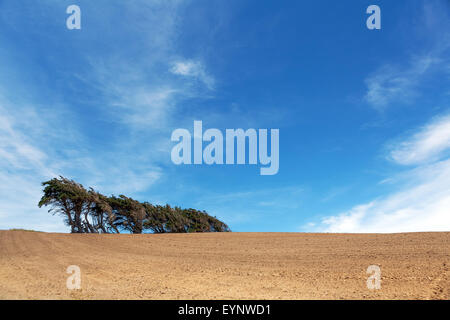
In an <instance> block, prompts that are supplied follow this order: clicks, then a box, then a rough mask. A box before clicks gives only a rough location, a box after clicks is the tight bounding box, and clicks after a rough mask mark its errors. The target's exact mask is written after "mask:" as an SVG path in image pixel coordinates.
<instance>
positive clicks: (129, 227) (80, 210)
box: [38, 177, 231, 233]
mask: <svg viewBox="0 0 450 320" xmlns="http://www.w3.org/2000/svg"><path fill="white" fill-rule="evenodd" d="M42 185H43V186H44V190H43V192H44V195H43V196H42V198H41V200H40V201H39V204H38V205H39V207H42V206H50V209H49V212H51V213H53V214H59V215H61V216H63V217H64V222H65V223H66V224H67V225H68V226H69V227H70V228H71V232H72V233H120V232H121V231H126V232H131V233H142V232H144V231H146V230H148V231H150V232H153V233H166V232H172V233H174V232H176V233H185V232H229V231H231V230H230V229H229V228H228V226H227V225H226V224H225V223H223V222H222V221H220V220H218V219H217V218H215V217H211V216H210V215H208V213H206V212H205V211H198V210H195V209H181V208H179V207H174V208H172V207H171V206H169V205H165V206H160V205H153V204H151V203H148V202H144V203H140V202H139V201H137V200H134V199H132V198H128V197H126V196H124V195H119V196H118V197H116V196H114V195H112V196H110V197H106V196H104V195H102V194H100V193H98V192H96V191H95V190H93V189H92V188H90V189H89V190H86V189H85V188H84V187H83V186H82V185H81V184H79V183H77V182H75V181H73V180H69V179H67V178H64V177H59V178H54V179H52V180H49V181H46V182H43V183H42Z"/></svg>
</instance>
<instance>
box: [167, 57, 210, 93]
mask: <svg viewBox="0 0 450 320" xmlns="http://www.w3.org/2000/svg"><path fill="white" fill-rule="evenodd" d="M170 72H172V73H173V74H176V75H180V76H184V77H188V78H194V79H198V80H199V81H201V82H203V84H204V85H206V87H207V88H209V89H214V82H215V81H214V78H213V77H212V76H211V75H209V74H208V73H207V72H206V69H205V66H204V65H203V64H202V63H201V62H200V61H193V60H185V61H176V62H174V63H172V67H171V68H170Z"/></svg>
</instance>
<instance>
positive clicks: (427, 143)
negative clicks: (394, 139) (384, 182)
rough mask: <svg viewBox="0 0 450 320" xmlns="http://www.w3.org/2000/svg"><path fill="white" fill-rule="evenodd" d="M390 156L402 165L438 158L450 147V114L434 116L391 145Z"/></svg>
mask: <svg viewBox="0 0 450 320" xmlns="http://www.w3.org/2000/svg"><path fill="white" fill-rule="evenodd" d="M391 148H392V150H391V152H390V158H391V159H392V160H394V161H395V162H397V163H399V164H403V165H414V164H420V163H423V162H427V161H432V160H436V159H438V158H439V157H440V156H442V155H443V154H445V153H446V152H447V151H448V150H449V149H450V115H446V116H441V117H438V118H436V119H435V120H434V121H432V122H431V123H429V124H427V125H426V126H424V127H423V128H421V129H419V131H418V132H417V133H415V134H414V135H412V136H411V137H409V138H407V139H406V140H405V141H403V142H401V143H398V144H394V145H392V146H391Z"/></svg>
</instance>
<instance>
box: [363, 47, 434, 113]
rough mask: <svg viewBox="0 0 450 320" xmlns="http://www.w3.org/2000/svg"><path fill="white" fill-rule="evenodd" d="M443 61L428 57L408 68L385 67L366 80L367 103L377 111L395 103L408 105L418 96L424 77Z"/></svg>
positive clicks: (415, 59) (411, 63) (414, 61)
mask: <svg viewBox="0 0 450 320" xmlns="http://www.w3.org/2000/svg"><path fill="white" fill-rule="evenodd" d="M441 62H442V60H441V59H440V58H438V57H436V56H432V55H427V56H422V57H419V58H414V59H412V60H411V62H410V65H409V66H407V67H406V68H403V69H402V68H400V67H398V66H392V65H384V66H382V67H381V68H379V69H378V70H377V71H376V72H374V73H373V74H372V75H370V76H369V77H368V78H367V79H366V80H365V82H366V85H367V93H366V95H365V99H366V101H367V102H368V103H369V104H371V105H372V106H373V107H374V108H375V109H377V110H383V109H384V108H386V107H387V106H388V105H389V104H391V103H393V102H402V103H405V102H406V103H408V102H410V101H412V99H414V98H415V97H417V95H419V92H418V85H419V84H420V82H421V80H422V77H423V76H424V75H425V74H426V73H427V72H430V71H431V70H432V69H433V68H434V67H436V66H438V65H439V64H440V63H441Z"/></svg>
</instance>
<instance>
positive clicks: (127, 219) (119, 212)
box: [108, 195, 145, 233]
mask: <svg viewBox="0 0 450 320" xmlns="http://www.w3.org/2000/svg"><path fill="white" fill-rule="evenodd" d="M108 204H109V206H110V207H111V209H112V213H113V214H114V216H115V220H114V223H113V226H114V227H115V228H117V229H122V230H127V231H129V232H131V233H142V231H143V223H144V219H145V209H144V206H143V205H142V204H141V203H140V202H139V201H136V200H134V199H132V198H128V197H126V196H124V195H119V197H115V196H111V197H109V198H108Z"/></svg>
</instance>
